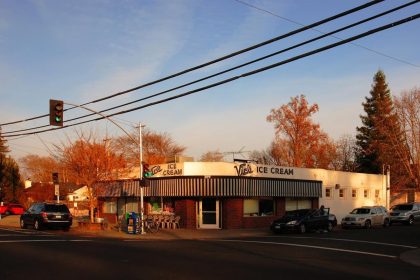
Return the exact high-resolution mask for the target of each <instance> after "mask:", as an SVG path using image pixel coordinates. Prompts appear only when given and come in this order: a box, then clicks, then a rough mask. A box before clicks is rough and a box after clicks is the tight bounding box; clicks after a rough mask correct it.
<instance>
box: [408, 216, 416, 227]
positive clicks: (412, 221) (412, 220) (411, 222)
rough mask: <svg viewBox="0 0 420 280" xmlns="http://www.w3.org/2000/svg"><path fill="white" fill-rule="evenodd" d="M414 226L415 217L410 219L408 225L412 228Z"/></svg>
mask: <svg viewBox="0 0 420 280" xmlns="http://www.w3.org/2000/svg"><path fill="white" fill-rule="evenodd" d="M412 224H414V217H413V216H410V218H408V221H407V225H409V226H411V225H412Z"/></svg>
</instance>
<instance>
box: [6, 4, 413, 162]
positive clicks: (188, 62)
mask: <svg viewBox="0 0 420 280" xmlns="http://www.w3.org/2000/svg"><path fill="white" fill-rule="evenodd" d="M243 1H244V2H247V3H249V4H252V5H254V6H257V7H259V8H261V9H264V10H267V11H269V12H271V13H272V14H270V13H267V12H264V11H261V10H257V9H254V8H251V7H249V6H247V5H244V4H242V3H240V2H238V1H235V0H212V1H210V0H173V1H169V0H167V1H143V0H137V1H129V0H125V1H111V0H109V1H105V0H104V1H94V0H91V1H81V0H80V1H75V0H72V1H53V0H37V1H35V0H34V1H28V0H26V1H25V0H22V1H12V0H3V1H0V85H1V86H0V123H4V122H7V121H14V120H20V119H23V118H27V117H31V116H36V115H40V114H45V113H47V112H48V100H49V99H50V98H52V99H63V100H65V101H67V102H70V103H76V104H81V103H85V102H87V101H90V100H93V99H95V98H99V97H103V96H106V95H109V94H112V93H115V92H117V91H121V90H125V89H128V88H131V87H134V86H137V85H140V84H142V83H145V82H149V81H152V80H155V79H158V78H160V77H163V76H166V75H169V74H172V73H175V72H177V71H180V70H183V69H186V68H188V67H192V66H195V65H198V64H200V63H203V62H206V61H209V60H212V59H214V58H217V57H219V56H222V55H225V54H228V53H230V52H233V51H236V50H239V49H242V48H245V47H248V46H250V45H253V44H256V43H259V42H261V41H264V40H267V39H270V38H272V37H275V36H278V35H281V34H283V33H287V32H289V31H291V30H294V29H296V28H299V27H300V26H299V25H296V24H295V23H291V22H289V21H286V20H284V19H281V18H279V17H277V16H274V15H273V14H275V15H278V16H281V17H285V18H287V19H290V20H293V21H296V22H299V23H302V24H310V23H312V22H315V21H318V20H320V19H323V18H325V17H328V16H332V15H334V14H336V13H339V12H342V11H344V10H347V9H350V8H352V7H355V6H357V5H360V4H362V3H364V2H366V1H327V0H323V1H312V0H307V1H304V0H298V1H292V0H290V1H286V0H284V1H274V0H273V1H268V0H243ZM406 2H408V0H407V1H385V3H381V4H378V5H375V6H373V7H370V8H367V9H366V10H363V11H361V12H357V13H355V14H352V15H349V16H347V17H344V18H342V19H339V20H336V21H334V22H332V23H328V24H325V25H322V26H319V27H317V29H318V30H321V31H331V30H334V29H336V28H338V27H341V26H344V25H347V24H350V23H352V22H355V21H357V20H360V19H363V18H365V17H367V16H370V15H374V14H376V13H379V12H381V11H385V10H387V9H389V8H391V7H395V6H398V5H399V4H402V3H406ZM419 11H420V4H415V5H413V6H411V7H409V8H406V9H404V10H401V11H398V12H395V13H393V14H391V15H387V16H384V17H382V18H380V19H377V20H374V21H372V22H370V23H367V24H364V25H362V26H360V27H357V28H354V29H351V30H349V31H345V32H342V33H339V34H337V36H339V37H341V38H347V37H350V36H352V35H356V34H358V33H360V32H364V31H366V30H368V29H371V28H375V27H378V26H381V25H384V24H387V23H390V22H392V21H395V20H398V19H402V18H405V17H407V16H410V15H414V14H416V13H419ZM419 30H420V22H419V20H416V21H413V22H410V23H407V24H404V25H401V26H398V27H395V28H393V29H390V30H386V31H383V32H381V33H377V34H374V35H372V36H370V37H367V38H363V39H360V40H358V41H355V42H354V43H355V44H357V45H354V44H348V45H344V46H340V47H337V48H334V49H332V50H328V51H326V52H324V53H320V54H317V55H314V56H311V57H307V58H304V59H301V60H299V61H295V62H292V63H290V64H287V65H283V66H281V67H278V68H275V69H272V70H269V71H266V72H264V73H260V74H257V75H254V76H251V77H248V78H244V79H239V80H237V81H235V82H232V83H229V84H225V85H222V86H220V87H217V88H213V89H210V90H207V91H204V92H201V93H198V94H194V95H191V96H187V97H184V98H181V99H177V100H173V101H170V102H167V103H164V104H161V105H156V106H153V107H149V108H146V109H143V110H139V111H136V112H132V113H128V114H125V115H121V116H118V117H116V118H115V121H118V122H119V123H120V124H121V125H123V126H124V128H125V129H127V130H130V126H129V124H130V123H132V124H135V123H137V122H142V123H144V124H145V125H146V126H147V127H148V128H150V129H153V130H155V131H158V132H167V133H169V134H170V135H171V136H172V138H173V139H174V140H175V141H176V142H177V143H179V144H181V145H184V146H186V147H187V150H186V155H189V156H193V157H195V158H196V159H198V158H199V157H200V156H201V154H203V153H205V152H207V151H209V150H217V149H218V150H219V151H221V152H229V151H237V150H239V149H241V148H242V147H245V148H244V150H255V149H257V150H261V149H265V148H266V147H267V146H268V145H269V144H270V142H271V141H272V139H273V137H274V129H273V125H272V124H270V123H267V122H266V120H265V118H266V116H267V115H268V114H269V112H270V110H271V109H272V108H277V107H280V106H281V105H282V104H285V103H287V102H288V101H289V100H290V98H291V97H293V96H296V95H299V94H305V95H306V97H307V99H308V101H309V102H310V103H318V105H319V107H320V111H319V113H317V114H316V116H315V121H316V122H318V123H319V124H320V125H321V128H322V129H323V130H324V131H325V132H327V133H328V134H329V135H330V136H331V137H333V138H335V139H337V138H339V137H340V136H341V135H343V134H353V135H354V134H355V130H356V129H355V128H356V126H358V125H360V118H359V115H360V114H362V113H363V111H362V106H361V103H362V102H363V101H364V97H365V96H367V95H368V94H369V90H370V87H371V83H372V77H373V75H374V73H375V72H376V71H377V70H378V69H382V70H383V71H384V72H385V74H386V76H387V80H388V83H389V86H390V89H391V91H392V93H393V94H395V95H398V94H399V93H400V92H401V91H403V90H409V89H411V88H413V87H416V86H417V87H419V86H420V67H419V65H420V52H419V49H420V34H419V33H420V32H419ZM318 35H319V33H317V32H316V31H314V30H309V31H306V32H304V33H301V34H297V35H295V36H293V37H290V38H288V39H285V40H281V41H278V42H276V43H273V44H271V45H268V46H265V47H262V48H259V49H257V50H253V51H251V52H249V53H246V54H244V55H241V56H238V57H235V58H233V59H229V60H227V61H224V62H221V63H218V64H217V65H213V66H211V67H208V68H205V69H201V70H199V71H196V72H194V73H190V74H187V75H184V76H182V77H179V78H176V79H172V80H170V81H166V82H164V83H160V84H158V85H154V86H151V87H148V88H145V89H142V90H138V91H135V92H132V93H129V94H126V95H124V96H120V97H117V98H113V99H111V100H108V101H104V102H101V103H98V104H94V105H91V108H92V109H95V110H100V109H104V108H108V107H110V106H114V105H119V104H122V103H125V102H128V101H131V100H135V99H138V98H141V97H142V96H146V95H149V94H153V93H156V92H158V91H160V90H164V89H168V88H171V87H174V86H177V85H179V84H182V83H185V82H188V81H192V80H194V79H198V78H201V77H203V76H205V75H209V74H212V73H214V72H216V71H221V70H223V69H225V68H227V67H232V66H235V65H237V64H240V63H243V62H246V61H248V60H251V59H255V58H258V57H260V56H263V55H266V54H269V53H271V52H274V51H276V50H279V49H282V48H285V47H288V46H291V45H293V44H295V43H298V42H301V41H303V40H307V39H309V38H312V37H314V36H318ZM336 41H337V39H335V38H325V39H323V40H321V41H319V42H316V43H312V44H309V45H307V46H304V47H301V48H299V49H296V50H293V51H291V52H288V53H284V54H281V55H279V56H276V57H274V58H270V59H267V60H266V61H264V62H259V63H256V64H254V65H251V66H247V67H245V68H243V69H240V70H237V71H234V72H233V73H231V74H226V75H224V76H221V77H218V78H215V79H212V80H209V81H206V82H203V83H200V84H199V85H195V86H190V87H188V88H186V89H194V88H196V87H198V86H204V85H207V84H209V83H211V82H216V81H219V80H221V79H223V78H228V77H231V76H233V75H238V74H240V73H244V72H247V71H250V70H253V69H256V68H259V67H262V66H266V65H268V64H271V63H275V62H278V61H281V60H284V59H287V58H289V57H292V56H294V55H297V54H300V53H303V52H306V51H309V50H312V49H314V48H317V47H320V46H324V45H327V44H330V43H333V42H336ZM366 48H369V49H371V50H374V51H375V52H373V51H371V50H367V49H366ZM376 52H380V53H383V54H386V55H388V56H391V57H394V58H397V59H400V60H403V61H407V62H409V63H404V62H401V61H397V60H395V59H391V58H389V57H386V56H383V55H379V54H377V53H376ZM413 64H414V65H413ZM186 89H183V90H178V91H176V92H174V93H172V94H168V95H165V97H167V96H171V95H173V94H176V93H182V92H184V91H185V90H186ZM154 100H157V99H154ZM144 103H145V102H143V103H138V104H137V105H141V104H144ZM132 107H135V105H131V106H127V107H126V108H125V109H129V108H132ZM80 114H85V112H84V111H81V110H74V111H73V112H68V114H67V113H66V115H65V118H67V119H68V118H70V117H71V116H76V115H80ZM44 124H48V119H47V118H43V119H38V120H35V121H31V122H26V123H21V124H17V125H10V126H4V127H3V131H4V132H5V131H12V130H17V129H22V128H27V127H33V126H38V125H44ZM78 129H81V130H85V131H89V130H94V131H95V132H96V134H97V137H98V138H102V137H104V136H105V134H106V133H108V135H109V136H118V135H121V134H122V132H121V131H119V130H118V129H116V128H115V126H113V125H112V124H111V123H109V122H106V121H100V122H95V123H90V124H85V125H81V126H78ZM74 135H75V129H74V128H67V129H64V130H59V131H54V132H47V133H43V134H39V136H38V137H37V136H28V137H23V138H20V139H9V142H8V143H9V146H10V148H11V149H12V156H14V157H17V158H18V157H21V156H25V155H27V154H30V153H32V154H33V153H35V154H41V155H46V154H47V148H52V145H53V144H59V143H61V142H63V141H64V142H65V141H67V140H66V139H67V138H70V139H72V138H73V137H74Z"/></svg>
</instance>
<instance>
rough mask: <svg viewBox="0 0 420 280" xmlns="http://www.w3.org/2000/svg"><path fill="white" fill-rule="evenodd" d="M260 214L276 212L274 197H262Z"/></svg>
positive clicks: (270, 214) (269, 214) (265, 214)
mask: <svg viewBox="0 0 420 280" xmlns="http://www.w3.org/2000/svg"><path fill="white" fill-rule="evenodd" d="M259 208H260V209H259V210H260V211H259V215H260V216H272V215H273V213H274V202H273V200H272V199H261V200H260V201H259Z"/></svg>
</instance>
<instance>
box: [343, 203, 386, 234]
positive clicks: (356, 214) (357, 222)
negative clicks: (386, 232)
mask: <svg viewBox="0 0 420 280" xmlns="http://www.w3.org/2000/svg"><path fill="white" fill-rule="evenodd" d="M389 221H390V219H389V215H388V212H387V211H386V208H385V207H383V206H364V207H360V208H355V209H353V211H351V212H350V214H348V215H347V216H345V217H344V218H343V219H342V220H341V227H342V228H343V229H346V228H350V227H364V228H371V227H372V226H384V227H387V226H389V225H390V222H389Z"/></svg>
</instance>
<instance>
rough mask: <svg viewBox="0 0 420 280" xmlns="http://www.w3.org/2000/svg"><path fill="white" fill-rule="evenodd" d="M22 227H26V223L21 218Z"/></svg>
mask: <svg viewBox="0 0 420 280" xmlns="http://www.w3.org/2000/svg"><path fill="white" fill-rule="evenodd" d="M20 228H26V224H25V222H24V221H23V219H20Z"/></svg>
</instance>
